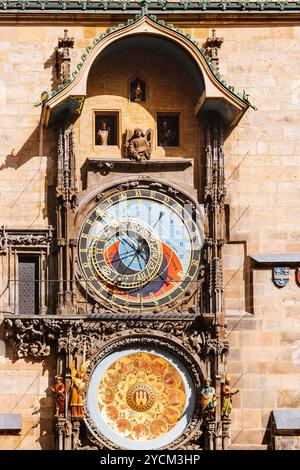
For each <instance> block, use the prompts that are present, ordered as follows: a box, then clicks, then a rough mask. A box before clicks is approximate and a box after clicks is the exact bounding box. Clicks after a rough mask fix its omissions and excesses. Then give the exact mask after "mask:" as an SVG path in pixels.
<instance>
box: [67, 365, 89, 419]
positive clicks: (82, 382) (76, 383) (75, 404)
mask: <svg viewBox="0 0 300 470" xmlns="http://www.w3.org/2000/svg"><path fill="white" fill-rule="evenodd" d="M89 363H90V361H87V362H85V363H84V364H82V366H81V367H80V368H79V369H78V370H76V369H75V367H74V365H73V364H70V369H71V375H72V388H71V399H70V407H71V416H72V418H82V417H83V408H84V402H83V397H84V393H85V390H86V370H87V368H88V366H89Z"/></svg>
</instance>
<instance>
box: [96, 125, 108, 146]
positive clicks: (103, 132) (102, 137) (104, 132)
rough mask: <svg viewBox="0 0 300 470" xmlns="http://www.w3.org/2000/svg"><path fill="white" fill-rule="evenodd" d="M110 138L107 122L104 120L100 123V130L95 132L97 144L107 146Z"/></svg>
mask: <svg viewBox="0 0 300 470" xmlns="http://www.w3.org/2000/svg"><path fill="white" fill-rule="evenodd" d="M109 137H110V127H109V122H108V121H107V120H106V119H102V120H101V121H100V129H99V130H98V131H97V142H98V143H99V144H100V145H108V143H109Z"/></svg>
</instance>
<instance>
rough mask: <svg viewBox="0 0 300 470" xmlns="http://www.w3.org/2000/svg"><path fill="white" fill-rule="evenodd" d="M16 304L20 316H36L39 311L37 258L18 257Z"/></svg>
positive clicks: (29, 256)
mask: <svg viewBox="0 0 300 470" xmlns="http://www.w3.org/2000/svg"><path fill="white" fill-rule="evenodd" d="M18 279H19V283H18V284H19V286H18V287H19V289H18V293H19V295H18V300H19V302H18V304H19V314H20V315H36V314H38V311H39V256H35V255H19V262H18Z"/></svg>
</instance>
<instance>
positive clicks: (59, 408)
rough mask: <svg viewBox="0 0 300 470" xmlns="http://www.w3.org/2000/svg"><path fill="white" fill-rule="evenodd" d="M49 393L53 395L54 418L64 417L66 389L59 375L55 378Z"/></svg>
mask: <svg viewBox="0 0 300 470" xmlns="http://www.w3.org/2000/svg"><path fill="white" fill-rule="evenodd" d="M51 391H52V392H53V393H55V416H64V414H65V397H66V387H65V385H64V383H63V381H62V376H61V375H56V376H55V384H54V385H53V386H52V387H51Z"/></svg>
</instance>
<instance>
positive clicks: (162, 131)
mask: <svg viewBox="0 0 300 470" xmlns="http://www.w3.org/2000/svg"><path fill="white" fill-rule="evenodd" d="M175 141H176V134H175V132H174V131H173V129H171V124H170V121H169V119H163V121H162V122H161V124H160V128H159V130H158V145H162V146H163V147H168V146H172V145H175Z"/></svg>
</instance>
